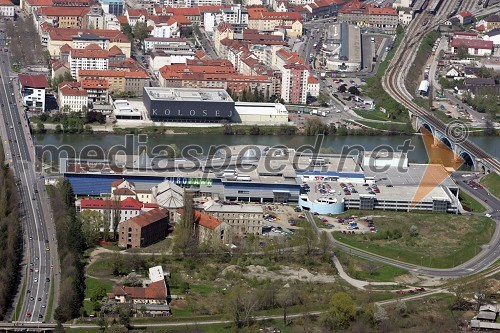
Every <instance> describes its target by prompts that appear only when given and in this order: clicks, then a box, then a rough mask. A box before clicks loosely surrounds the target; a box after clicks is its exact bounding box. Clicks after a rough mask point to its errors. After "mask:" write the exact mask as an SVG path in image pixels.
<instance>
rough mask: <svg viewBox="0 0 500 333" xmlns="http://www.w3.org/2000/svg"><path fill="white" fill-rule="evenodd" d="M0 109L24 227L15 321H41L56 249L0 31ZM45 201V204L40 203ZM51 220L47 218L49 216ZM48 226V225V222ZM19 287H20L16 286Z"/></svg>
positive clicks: (14, 82) (39, 178) (40, 180)
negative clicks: (18, 307)
mask: <svg viewBox="0 0 500 333" xmlns="http://www.w3.org/2000/svg"><path fill="white" fill-rule="evenodd" d="M0 45H1V46H2V47H1V49H2V51H3V52H0V61H1V63H0V75H1V79H0V85H1V87H0V109H1V113H0V114H1V118H2V119H1V123H0V125H1V126H0V128H1V134H2V140H3V145H4V148H5V152H6V161H7V162H9V164H10V166H11V167H12V169H13V171H14V175H15V177H16V181H17V186H18V189H19V193H20V217H21V223H22V229H23V236H24V237H23V244H24V257H23V262H22V272H23V274H22V275H23V276H22V278H23V280H22V281H23V283H25V285H26V287H25V289H24V294H20V293H18V295H19V298H18V300H17V301H16V302H15V304H13V305H14V307H15V306H16V305H17V303H18V302H21V303H22V307H21V312H20V313H19V315H18V316H16V315H15V314H14V315H13V316H12V319H13V320H14V321H25V322H40V321H45V320H48V319H49V318H46V307H47V303H48V300H49V299H48V298H49V295H50V288H51V279H52V269H51V266H52V265H53V264H54V258H55V260H56V261H57V260H58V259H57V251H56V246H55V243H54V238H53V233H52V234H49V230H48V229H47V224H46V223H45V221H46V220H47V216H45V215H47V214H48V213H49V209H47V205H46V197H45V188H44V186H43V179H41V177H40V176H37V175H36V173H35V163H34V160H35V159H34V148H33V142H32V141H31V140H32V139H31V135H30V133H29V127H28V123H27V119H26V117H25V113H24V111H23V109H22V107H20V106H19V105H18V103H17V101H16V99H17V97H18V96H17V90H16V89H15V87H14V85H15V84H17V78H16V77H15V76H14V77H10V63H9V55H8V53H7V52H5V50H4V45H5V43H4V37H3V34H0ZM42 202H44V205H42ZM49 220H50V218H49ZM49 227H50V226H49ZM19 290H21V288H20V287H19Z"/></svg>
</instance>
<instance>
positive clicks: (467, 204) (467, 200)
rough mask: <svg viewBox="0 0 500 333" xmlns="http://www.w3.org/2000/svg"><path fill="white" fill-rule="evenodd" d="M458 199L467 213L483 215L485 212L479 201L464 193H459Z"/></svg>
mask: <svg viewBox="0 0 500 333" xmlns="http://www.w3.org/2000/svg"><path fill="white" fill-rule="evenodd" d="M458 198H459V200H460V202H461V203H462V206H463V207H464V209H465V210H466V211H468V212H473V213H484V212H485V211H486V208H485V207H484V206H483V205H481V203H480V202H479V201H477V200H476V199H474V198H473V197H471V196H470V195H468V194H467V193H465V191H460V194H459V196H458Z"/></svg>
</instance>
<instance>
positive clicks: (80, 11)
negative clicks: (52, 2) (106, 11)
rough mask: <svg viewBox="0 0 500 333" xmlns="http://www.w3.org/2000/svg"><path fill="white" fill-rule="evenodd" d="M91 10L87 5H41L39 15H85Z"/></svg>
mask: <svg viewBox="0 0 500 333" xmlns="http://www.w3.org/2000/svg"><path fill="white" fill-rule="evenodd" d="M88 12H89V8H87V7H74V6H54V7H41V8H39V9H38V10H37V13H38V15H41V16H47V17H61V16H78V17H84V16H85V15H87V13H88Z"/></svg>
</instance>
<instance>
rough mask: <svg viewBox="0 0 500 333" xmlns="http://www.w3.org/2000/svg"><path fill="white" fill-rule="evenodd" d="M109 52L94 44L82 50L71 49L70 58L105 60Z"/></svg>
mask: <svg viewBox="0 0 500 333" xmlns="http://www.w3.org/2000/svg"><path fill="white" fill-rule="evenodd" d="M108 57H109V52H108V51H107V50H103V49H101V48H100V47H99V45H96V44H90V45H87V46H86V47H85V48H84V49H72V50H71V58H100V59H107V58H108Z"/></svg>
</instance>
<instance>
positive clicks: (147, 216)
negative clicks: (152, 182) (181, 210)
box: [120, 189, 168, 228]
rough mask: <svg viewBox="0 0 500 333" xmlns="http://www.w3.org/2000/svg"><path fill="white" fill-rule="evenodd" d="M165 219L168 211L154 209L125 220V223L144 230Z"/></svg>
mask: <svg viewBox="0 0 500 333" xmlns="http://www.w3.org/2000/svg"><path fill="white" fill-rule="evenodd" d="M120 190H121V189H120ZM165 218H168V210H166V209H165V208H155V209H152V210H150V211H148V212H146V213H144V214H140V215H137V216H134V217H133V218H131V219H129V220H127V222H128V223H134V224H135V225H137V226H139V227H141V228H144V227H146V226H148V225H150V224H152V223H155V222H158V221H161V220H163V219H165Z"/></svg>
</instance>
